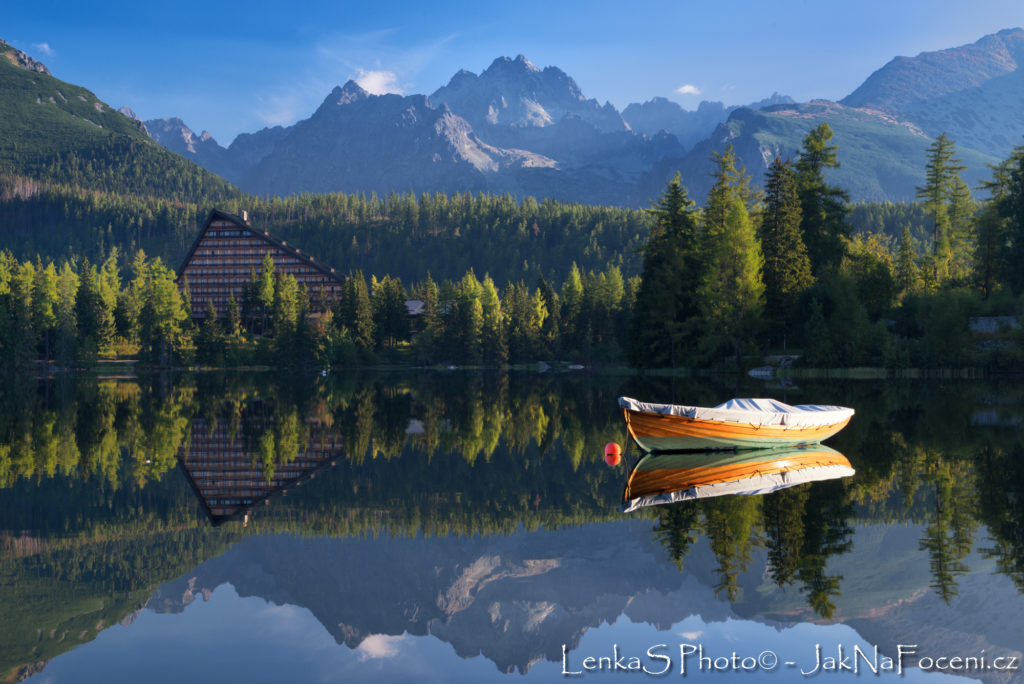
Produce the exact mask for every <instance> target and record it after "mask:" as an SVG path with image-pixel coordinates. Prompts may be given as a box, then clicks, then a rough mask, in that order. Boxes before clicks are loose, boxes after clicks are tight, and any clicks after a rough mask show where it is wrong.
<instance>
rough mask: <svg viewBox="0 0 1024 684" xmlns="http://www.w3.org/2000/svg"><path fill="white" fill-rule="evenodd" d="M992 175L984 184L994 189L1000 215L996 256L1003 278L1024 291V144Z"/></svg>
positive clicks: (994, 170) (990, 190) (991, 190)
mask: <svg viewBox="0 0 1024 684" xmlns="http://www.w3.org/2000/svg"><path fill="white" fill-rule="evenodd" d="M992 176H993V177H992V180H991V181H990V182H988V183H985V184H983V188H984V189H986V190H988V191H989V192H990V193H991V196H992V203H993V204H994V205H995V213H996V216H998V222H997V225H996V226H993V227H992V228H990V229H989V230H990V231H991V232H992V233H994V235H995V237H994V238H993V239H994V240H995V242H996V243H997V245H998V246H997V248H996V250H995V251H996V252H997V254H998V256H997V257H996V259H995V260H996V262H997V264H998V267H999V271H1000V275H1001V280H1002V282H1004V283H1005V284H1007V285H1009V286H1010V288H1012V290H1013V292H1014V293H1015V294H1019V293H1020V292H1022V291H1024V145H1018V146H1017V147H1015V148H1014V150H1013V152H1012V153H1011V154H1010V157H1009V158H1008V159H1007V160H1006V161H1004V162H1002V163H1001V164H999V165H998V166H996V167H995V168H993V170H992ZM993 218H994V217H993Z"/></svg>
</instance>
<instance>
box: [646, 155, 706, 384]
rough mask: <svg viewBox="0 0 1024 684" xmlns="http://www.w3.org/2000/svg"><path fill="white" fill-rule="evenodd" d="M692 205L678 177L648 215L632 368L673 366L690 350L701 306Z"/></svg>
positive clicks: (667, 186) (698, 234)
mask: <svg viewBox="0 0 1024 684" xmlns="http://www.w3.org/2000/svg"><path fill="white" fill-rule="evenodd" d="M693 205H694V203H693V202H692V201H691V200H690V199H689V197H687V192H686V188H685V187H684V186H683V184H682V183H681V182H680V176H679V174H678V173H677V174H676V175H675V177H674V178H673V179H672V180H671V181H669V182H668V183H667V184H666V187H665V191H664V193H662V195H661V198H660V199H659V200H658V202H657V204H654V205H653V206H652V207H651V208H650V209H648V213H649V215H650V216H651V218H652V219H653V221H654V226H653V227H652V228H651V235H650V238H649V239H648V241H647V245H646V246H645V247H644V266H643V275H642V276H641V280H640V287H639V290H638V291H637V295H636V303H635V306H634V314H633V323H632V330H633V334H632V335H631V337H630V342H631V345H630V360H631V362H632V363H633V365H636V366H650V367H657V366H677V365H681V364H682V363H683V361H684V358H685V357H684V349H685V348H686V347H687V346H693V343H694V341H695V337H696V334H697V327H698V319H699V316H700V306H699V302H698V298H697V294H696V290H697V285H698V284H699V283H700V280H701V275H702V269H701V261H700V245H699V244H698V241H699V236H700V231H699V228H698V225H697V220H696V211H695V210H694V208H693Z"/></svg>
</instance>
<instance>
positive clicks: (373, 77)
mask: <svg viewBox="0 0 1024 684" xmlns="http://www.w3.org/2000/svg"><path fill="white" fill-rule="evenodd" d="M355 81H356V83H358V84H359V85H360V87H362V88H363V90H365V91H366V92H368V93H371V94H373V95H383V94H384V93H397V94H399V95H402V94H403V92H404V91H403V90H402V88H401V86H399V85H398V75H397V74H395V72H394V71H388V70H386V69H370V70H366V69H360V70H359V75H358V76H356V78H355Z"/></svg>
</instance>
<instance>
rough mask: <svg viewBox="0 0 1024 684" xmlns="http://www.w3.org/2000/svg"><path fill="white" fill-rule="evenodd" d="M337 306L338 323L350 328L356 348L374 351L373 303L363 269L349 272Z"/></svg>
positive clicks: (363, 350) (336, 316) (362, 350)
mask: <svg viewBox="0 0 1024 684" xmlns="http://www.w3.org/2000/svg"><path fill="white" fill-rule="evenodd" d="M336 307H337V310H336V312H335V318H336V320H337V322H338V325H339V326H342V327H344V328H347V329H348V330H349V332H350V333H351V335H352V340H353V341H354V342H355V344H356V348H357V349H359V351H361V352H364V353H365V352H370V351H372V350H373V347H374V341H375V339H376V333H375V325H374V321H373V304H372V303H371V302H370V291H369V289H368V288H367V286H366V278H365V277H363V272H362V271H356V272H354V273H350V274H349V276H348V279H347V280H346V281H345V286H344V288H343V289H342V295H341V298H340V299H339V300H338V302H337V304H336Z"/></svg>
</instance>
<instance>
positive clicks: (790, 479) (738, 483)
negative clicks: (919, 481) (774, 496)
mask: <svg viewBox="0 0 1024 684" xmlns="http://www.w3.org/2000/svg"><path fill="white" fill-rule="evenodd" d="M854 472H855V471H854V469H853V467H851V465H850V461H849V460H847V458H846V457H845V456H843V455H842V454H841V453H839V452H838V451H836V450H835V449H831V448H829V447H827V446H822V445H821V444H812V445H807V446H803V447H793V448H789V449H756V450H747V451H738V452H722V451H702V452H679V453H658V454H647V455H645V456H643V457H641V459H640V460H639V461H638V462H637V464H636V467H635V468H633V471H632V472H631V473H630V474H629V478H628V480H627V481H626V487H625V489H624V491H623V493H622V511H623V512H624V513H629V512H631V511H635V510H637V509H640V508H643V507H645V506H656V505H659V504H668V503H674V502H677V501H688V500H692V499H705V498H710V497H715V496H724V495H728V494H767V493H769V492H774V491H776V490H779V489H786V488H787V487H793V486H795V485H799V484H803V483H805V482H817V481H820V480H833V479H838V478H842V477H850V476H851V475H853V474H854Z"/></svg>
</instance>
